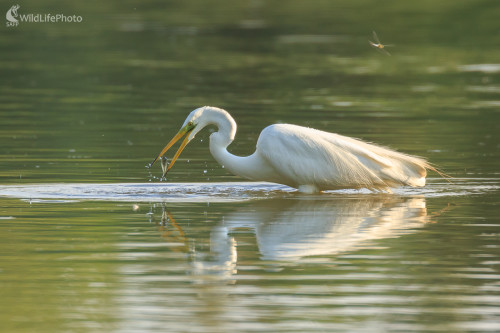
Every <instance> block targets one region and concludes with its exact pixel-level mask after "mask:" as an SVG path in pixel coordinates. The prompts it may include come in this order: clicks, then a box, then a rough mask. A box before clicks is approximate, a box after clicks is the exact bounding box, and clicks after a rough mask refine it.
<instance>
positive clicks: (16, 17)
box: [5, 4, 83, 27]
mask: <svg viewBox="0 0 500 333" xmlns="http://www.w3.org/2000/svg"><path fill="white" fill-rule="evenodd" d="M19 8H21V6H19V5H17V4H16V5H13V6H12V7H10V9H9V10H8V11H7V14H5V18H6V19H7V22H6V25H7V27H17V26H18V25H19V22H27V23H80V22H82V21H83V17H81V16H79V15H64V14H51V13H45V14H41V13H29V14H19V13H18V12H17V11H18V10H19Z"/></svg>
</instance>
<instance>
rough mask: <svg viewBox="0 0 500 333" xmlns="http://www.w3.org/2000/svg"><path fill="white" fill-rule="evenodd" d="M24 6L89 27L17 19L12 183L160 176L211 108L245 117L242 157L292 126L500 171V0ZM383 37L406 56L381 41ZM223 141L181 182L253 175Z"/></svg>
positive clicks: (9, 121)
mask: <svg viewBox="0 0 500 333" xmlns="http://www.w3.org/2000/svg"><path fill="white" fill-rule="evenodd" d="M9 6H10V4H8V3H6V4H5V6H4V9H5V10H7V9H9V8H10V7H9ZM20 6H21V7H20V9H19V10H18V12H19V14H20V15H23V14H28V13H35V14H36V13H42V14H44V13H51V14H53V15H55V14H58V13H63V14H65V15H80V16H82V17H83V21H82V22H81V23H28V22H20V24H19V26H18V27H9V28H7V27H5V26H4V27H2V33H1V35H0V45H1V49H2V52H1V53H0V68H1V72H2V74H1V75H0V91H1V92H2V93H1V95H0V98H1V103H0V140H1V145H0V182H1V183H19V182H21V183H23V182H24V183H26V182H28V183H29V182H54V181H63V182H69V181H77V182H116V181H120V182H124V181H125V182H127V181H134V182H142V181H147V180H151V179H152V177H151V176H150V175H149V174H148V172H147V170H146V169H145V168H144V166H145V165H146V164H147V163H148V162H150V161H151V160H152V159H153V158H154V156H156V154H157V153H158V152H159V151H160V150H161V148H162V147H163V146H164V144H166V142H167V141H168V140H169V139H170V137H171V136H173V134H175V133H176V131H177V130H178V129H179V127H180V125H181V124H182V122H183V120H184V118H185V117H186V116H187V114H188V113H189V112H190V111H191V110H193V109H195V108H197V107H200V106H203V105H214V106H219V107H222V108H225V109H227V110H228V111H229V112H230V113H231V114H232V115H233V116H234V118H235V119H236V122H237V123H238V125H239V131H238V133H237V136H236V141H235V143H234V144H233V145H232V146H230V150H231V151H232V152H233V153H236V154H249V153H251V152H252V151H253V149H254V148H255V142H256V140H257V137H258V134H259V133H260V131H261V130H262V129H263V128H264V127H265V126H267V125H269V124H272V123H275V122H288V123H296V124H299V125H305V126H310V127H315V128H319V129H322V130H326V131H330V132H336V133H340V134H344V135H350V136H355V137H360V138H363V139H366V140H370V141H375V142H378V143H380V144H383V145H389V146H391V147H393V148H396V149H399V150H402V151H405V152H408V153H412V154H417V155H422V156H426V157H428V158H429V159H430V161H431V162H433V163H435V164H437V165H439V166H440V167H441V168H442V169H443V170H444V171H446V172H447V173H449V174H452V175H454V176H459V175H465V174H468V173H469V172H472V173H474V174H484V173H490V172H493V169H496V167H497V165H498V161H499V158H498V157H499V150H500V147H499V141H500V140H499V135H498V132H499V130H498V129H499V120H500V116H499V112H498V110H497V109H498V107H499V106H500V98H499V93H500V83H499V79H500V78H499V74H500V64H499V61H498V59H500V49H499V48H498V45H499V43H500V33H499V32H500V26H499V23H498V19H497V17H498V16H499V15H500V3H499V2H498V1H487V0H485V1H473V2H472V1H439V2H436V1H419V2H411V1H384V2H383V3H378V2H377V3H376V2H373V1H347V0H346V1H308V2H305V1H258V0H252V1H210V2H207V1H192V0H191V1H141V2H131V1H106V2H97V1H90V2H84V3H83V2H64V1H25V2H23V3H20ZM372 31H376V32H377V33H378V35H379V37H380V39H381V41H382V43H385V44H394V45H395V46H394V47H392V48H390V49H389V50H390V51H391V54H392V56H390V57H389V56H386V55H385V54H382V53H379V52H377V50H375V49H373V48H371V47H370V46H369V44H368V40H369V39H372ZM208 135H209V131H205V133H204V134H201V135H199V138H200V139H199V140H196V141H197V142H194V143H192V144H191V145H190V146H191V147H188V149H187V150H186V151H185V153H184V154H183V155H182V156H181V158H184V161H187V160H189V161H190V164H183V163H179V165H178V166H177V168H174V170H173V172H172V173H171V175H170V179H169V180H172V181H206V180H207V179H208V180H214V179H215V180H234V179H238V178H236V177H233V176H231V175H229V174H227V173H226V172H225V171H224V170H222V169H221V168H220V167H219V166H218V165H217V164H216V163H215V161H214V160H213V159H212V158H211V157H210V155H209V152H208V147H207V146H208V143H207V139H208ZM181 161H182V159H181ZM204 170H207V172H206V173H203V171H204ZM154 173H155V175H158V174H159V170H158V169H155V170H154ZM210 177H211V178H210Z"/></svg>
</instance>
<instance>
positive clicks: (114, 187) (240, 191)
mask: <svg viewBox="0 0 500 333" xmlns="http://www.w3.org/2000/svg"><path fill="white" fill-rule="evenodd" d="M157 178H158V177H154V176H152V175H151V177H150V179H149V180H150V181H151V179H155V180H156V179H157ZM499 189H500V180H499V179H490V178H460V179H457V178H455V179H453V184H450V183H447V182H445V181H443V180H442V179H430V180H429V183H428V185H427V186H425V187H423V188H409V187H403V188H399V189H395V190H394V195H400V196H417V195H420V196H425V197H427V198H429V197H444V196H465V195H478V194H483V193H487V192H490V191H496V190H499ZM294 194H297V191H296V190H295V189H293V188H290V187H288V186H285V185H280V184H273V183H265V182H217V183H151V182H150V183H118V184H27V185H2V186H0V197H9V198H19V199H25V200H32V202H39V201H40V200H43V201H45V200H51V201H54V200H57V201H58V202H61V201H64V202H67V201H72V200H105V201H129V202H236V201H247V200H256V199H264V198H270V197H280V196H284V195H285V196H286V195H294ZM352 194H367V195H372V194H373V192H371V191H369V190H365V189H361V190H337V191H327V192H325V193H324V194H320V196H324V195H352Z"/></svg>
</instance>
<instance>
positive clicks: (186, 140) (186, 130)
mask: <svg viewBox="0 0 500 333" xmlns="http://www.w3.org/2000/svg"><path fill="white" fill-rule="evenodd" d="M195 127H196V125H195V124H193V122H192V121H190V122H188V123H187V125H186V126H184V127H183V128H181V130H180V131H179V132H178V133H177V134H176V135H175V136H174V137H173V138H172V140H170V142H169V143H168V144H167V145H166V146H165V148H163V150H162V151H161V152H160V154H158V156H156V158H155V159H154V161H153V162H151V163H150V164H149V167H150V168H151V167H152V166H153V164H154V163H155V162H156V161H157V160H158V159H161V167H162V169H163V175H162V178H163V177H165V175H166V174H167V172H168V171H169V170H170V169H171V168H172V167H173V166H174V163H175V161H177V158H178V157H179V155H180V154H181V152H182V151H183V150H184V148H185V147H186V145H187V144H188V143H189V140H190V138H189V134H190V133H191V131H192V130H193V129H194V128H195ZM184 135H185V136H186V137H185V138H184V140H183V141H182V143H181V145H180V147H179V149H177V152H176V153H175V155H174V157H173V158H172V161H171V162H170V164H169V163H168V162H167V159H166V158H162V156H163V155H164V154H165V153H166V152H167V151H168V150H169V149H170V147H172V146H173V145H174V144H175V143H176V142H177V141H179V140H180V139H181V138H182V137H183V136H184ZM167 165H168V166H167Z"/></svg>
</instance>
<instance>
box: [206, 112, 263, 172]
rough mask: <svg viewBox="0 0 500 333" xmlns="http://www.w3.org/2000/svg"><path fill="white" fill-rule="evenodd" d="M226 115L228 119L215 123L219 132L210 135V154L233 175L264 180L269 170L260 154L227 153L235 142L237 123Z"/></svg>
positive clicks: (219, 118)
mask: <svg viewBox="0 0 500 333" xmlns="http://www.w3.org/2000/svg"><path fill="white" fill-rule="evenodd" d="M226 115H227V117H218V118H217V122H214V124H215V125H216V126H217V127H218V128H219V131H218V132H215V133H212V135H210V152H211V153H212V156H213V157H214V158H215V159H216V160H217V162H219V164H221V165H222V166H223V167H224V168H226V169H227V170H228V171H230V172H231V173H233V174H236V175H238V176H242V177H245V178H248V179H255V180H263V178H262V177H264V173H267V171H268V170H267V168H266V167H265V163H264V162H263V161H261V158H260V156H259V155H258V154H255V153H254V154H252V155H250V156H244V157H242V156H236V155H233V154H231V153H230V152H228V151H227V147H228V146H229V145H230V144H231V142H233V140H234V136H235V134H236V122H235V121H234V120H233V118H231V116H230V115H229V114H228V113H226ZM261 173H262V174H261Z"/></svg>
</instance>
